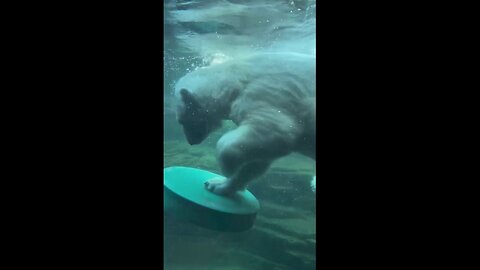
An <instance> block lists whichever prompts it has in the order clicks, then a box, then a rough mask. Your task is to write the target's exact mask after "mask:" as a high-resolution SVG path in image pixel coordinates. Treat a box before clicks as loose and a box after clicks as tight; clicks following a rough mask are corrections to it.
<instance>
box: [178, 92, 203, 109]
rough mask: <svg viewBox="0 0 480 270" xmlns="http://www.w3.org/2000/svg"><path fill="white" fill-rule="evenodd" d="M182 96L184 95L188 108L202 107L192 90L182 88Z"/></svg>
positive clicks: (184, 101)
mask: <svg viewBox="0 0 480 270" xmlns="http://www.w3.org/2000/svg"><path fill="white" fill-rule="evenodd" d="M180 96H181V97H182V101H183V103H185V105H186V107H187V108H189V109H196V108H199V107H200V104H199V103H198V101H197V100H196V99H195V97H194V96H193V95H192V94H191V93H190V92H188V90H187V89H181V90H180Z"/></svg>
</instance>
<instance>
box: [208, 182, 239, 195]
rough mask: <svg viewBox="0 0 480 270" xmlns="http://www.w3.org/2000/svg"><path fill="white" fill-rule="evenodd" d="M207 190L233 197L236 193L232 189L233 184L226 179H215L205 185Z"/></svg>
mask: <svg viewBox="0 0 480 270" xmlns="http://www.w3.org/2000/svg"><path fill="white" fill-rule="evenodd" d="M204 184H205V188H206V189H207V190H209V191H211V192H213V193H215V194H218V195H225V196H228V195H231V194H233V193H235V191H236V190H235V189H234V188H233V187H232V185H231V182H230V181H229V180H228V179H225V178H213V179H210V180H208V181H206V182H205V183H204Z"/></svg>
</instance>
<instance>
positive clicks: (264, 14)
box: [163, 0, 316, 270]
mask: <svg viewBox="0 0 480 270" xmlns="http://www.w3.org/2000/svg"><path fill="white" fill-rule="evenodd" d="M292 3H293V4H292ZM254 5H255V6H254ZM314 7H315V1H282V0H277V1H273V0H271V1H267V0H265V1H241V0H237V1H209V0H205V1H165V7H164V14H165V25H164V28H165V37H164V40H165V44H164V65H165V66H164V70H165V74H164V79H165V82H164V84H165V85H164V86H165V93H164V94H165V104H164V120H165V121H164V125H165V126H164V130H165V134H164V149H165V150H164V167H165V168H166V167H171V166H186V167H193V168H199V169H204V170H209V171H211V172H214V173H218V174H221V172H220V168H219V166H218V163H217V161H216V158H215V145H216V142H217V140H218V139H219V138H220V137H221V136H222V134H224V133H225V132H226V131H228V130H230V129H233V128H235V125H234V124H233V123H231V122H225V123H224V125H223V128H222V129H220V130H218V131H216V132H214V133H213V134H211V135H210V136H209V137H208V138H207V139H206V140H205V141H204V142H203V143H201V144H200V145H194V146H191V145H189V144H188V143H187V142H186V140H185V138H184V135H183V133H182V129H181V126H180V125H179V124H178V123H176V121H175V113H174V108H175V106H174V103H173V86H174V84H175V82H176V81H177V80H178V79H179V78H180V77H182V76H183V75H185V74H186V73H188V72H190V71H192V70H193V69H195V68H197V67H199V66H202V65H204V64H205V59H207V58H208V56H209V54H208V53H209V48H214V50H213V49H212V51H215V50H216V51H219V50H221V51H222V52H223V53H225V54H227V55H232V56H235V54H236V53H239V52H241V53H245V52H246V51H248V50H258V48H259V47H262V46H263V47H265V48H266V47H268V48H275V46H277V45H278V44H287V45H288V46H287V45H285V46H286V47H284V48H287V47H288V48H295V49H298V50H303V49H304V48H303V47H302V46H303V45H302V46H300V45H301V44H300V45H298V46H296V45H297V44H296V43H295V40H298V41H299V43H300V41H302V42H303V41H305V40H302V38H304V37H305V35H304V33H303V32H302V29H304V28H308V27H312V25H305V22H306V21H308V19H312V17H313V18H314V16H315V13H314ZM262 8H265V9H262ZM252 10H260V11H261V12H257V13H252V12H250V11H252ZM246 12H249V13H248V14H247V13H246ZM219 14H220V15H219ZM222 14H227V19H225V18H224V17H222V16H221V15H222ZM228 14H230V15H228ZM252 14H253V15H252ZM189 20H190V21H189ZM282 20H285V21H282ZM267 21H268V22H267ZM196 22H198V23H196ZM259 22H260V23H259ZM273 23H277V24H279V25H280V24H281V23H283V24H284V26H285V27H284V28H279V29H287V30H288V31H290V32H289V35H291V34H292V33H293V34H295V33H299V34H298V36H295V35H293V36H291V37H289V36H288V35H285V34H283V35H282V33H280V32H279V31H277V30H278V29H274V28H275V27H273V28H272V27H269V26H268V24H273ZM287 26H288V27H287ZM294 26H296V27H297V28H295V27H294ZM272 29H273V30H272ZM298 29H300V30H298ZM287 30H286V31H287ZM262 31H263V32H265V33H266V32H268V33H271V35H274V34H275V35H277V32H279V34H278V35H277V36H275V37H277V39H274V38H264V37H265V36H267V34H264V33H263V32H262ZM275 31H277V32H275ZM217 36H218V37H217ZM212 37H215V39H216V40H218V41H215V42H212V41H211V38H212ZM222 39H223V40H225V42H224V43H222V41H221V40H222ZM232 40H236V41H238V42H237V43H230V41H232ZM291 40H292V41H291ZM302 44H303V43H302ZM278 46H279V45H278ZM282 46H284V45H282ZM313 175H315V162H314V161H313V160H311V159H308V158H306V157H303V156H301V155H298V154H292V155H290V156H288V157H285V158H282V159H280V160H278V161H276V162H275V163H274V164H273V166H272V167H271V169H270V170H269V171H268V173H267V174H265V175H264V176H262V177H261V178H260V179H257V180H255V181H254V182H253V183H251V184H250V185H249V187H248V190H249V191H251V192H252V193H253V194H254V195H255V197H256V198H257V199H258V200H259V202H260V206H261V209H260V212H259V213H258V215H257V219H256V221H255V224H254V226H253V228H252V229H251V230H249V231H247V232H242V233H222V232H216V231H211V230H207V229H203V228H201V227H198V226H195V225H192V224H188V223H183V222H179V221H176V220H173V219H172V218H169V217H165V226H164V239H165V240H164V254H163V255H164V266H165V269H166V270H177V269H189V270H190V269H196V270H197V269H200V270H201V269H208V270H216V269H222V270H228V269H231V270H234V269H235V270H243V269H245V270H247V269H248V270H257V269H261V270H263V269H277V270H284V269H285V270H286V269H292V270H304V269H305V270H306V269H315V265H316V258H315V250H316V231H315V228H316V208H315V199H316V198H315V193H313V192H312V191H311V189H310V180H311V178H312V177H313Z"/></svg>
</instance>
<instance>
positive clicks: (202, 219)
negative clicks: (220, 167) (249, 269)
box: [163, 167, 260, 232]
mask: <svg viewBox="0 0 480 270" xmlns="http://www.w3.org/2000/svg"><path fill="white" fill-rule="evenodd" d="M163 175H164V182H163V190H164V211H165V214H166V215H168V216H174V217H176V218H180V219H182V220H185V221H188V222H191V223H194V224H196V225H199V226H202V227H205V228H209V229H212V230H218V231H232V232H239V231H245V230H248V229H250V228H251V227H252V226H253V222H254V221H255V217H256V215H257V212H258V210H260V204H259V203H258V200H257V199H256V198H255V197H254V196H253V194H252V193H250V192H249V191H248V190H243V191H237V192H236V193H235V194H233V195H231V196H220V195H217V194H215V193H213V192H211V191H208V190H207V189H206V188H205V186H204V183H205V181H207V180H209V179H212V178H215V177H222V176H221V175H218V174H214V173H211V172H208V171H204V170H199V169H194V168H188V167H169V168H165V169H164V170H163Z"/></svg>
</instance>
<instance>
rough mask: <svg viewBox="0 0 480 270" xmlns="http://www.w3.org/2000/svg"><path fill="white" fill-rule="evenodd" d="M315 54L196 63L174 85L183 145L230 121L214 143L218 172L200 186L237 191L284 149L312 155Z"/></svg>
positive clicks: (284, 152)
mask: <svg viewBox="0 0 480 270" xmlns="http://www.w3.org/2000/svg"><path fill="white" fill-rule="evenodd" d="M315 72H316V71H315V57H314V56H311V55H304V54H298V53H262V54H255V55H251V56H249V57H244V58H240V59H233V60H229V61H227V62H225V63H221V64H217V65H212V66H208V67H204V68H200V69H197V70H195V71H193V72H191V73H188V74H187V75H185V76H184V77H182V78H181V79H180V80H179V81H178V82H177V83H176V85H175V97H176V99H177V101H178V102H177V108H176V112H177V121H178V123H179V124H181V125H182V126H183V131H184V134H185V137H186V139H187V141H188V143H189V144H191V145H195V144H199V143H201V142H202V141H203V140H204V139H205V138H206V137H207V136H208V134H210V133H211V132H212V131H214V130H216V129H217V128H219V127H220V126H221V123H222V120H232V121H233V122H234V123H235V124H236V125H237V128H235V129H234V130H232V131H229V132H227V133H226V134H224V135H223V136H222V137H221V138H220V139H219V141H218V142H217V159H218V162H219V165H220V167H221V170H222V174H223V175H224V176H225V177H226V178H222V179H211V180H209V181H207V182H205V187H206V188H207V189H208V190H209V191H211V192H214V193H216V194H220V195H227V196H228V195H230V194H232V193H234V192H236V191H237V190H242V189H244V188H245V187H246V185H247V184H248V183H249V182H250V181H252V180H253V179H255V178H258V177H259V176H261V175H262V174H264V173H265V172H266V171H267V169H268V168H269V167H270V165H271V164H272V162H273V161H274V160H276V159H278V158H280V157H283V156H286V155H288V154H290V153H292V152H298V153H301V154H303V155H306V156H308V157H310V158H312V159H315V157H316V156H315V155H316V153H315V148H316V147H315V137H316V136H315V135H316V127H315V123H316V116H315V109H316V108H315V104H316V93H315V89H316V81H315Z"/></svg>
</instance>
